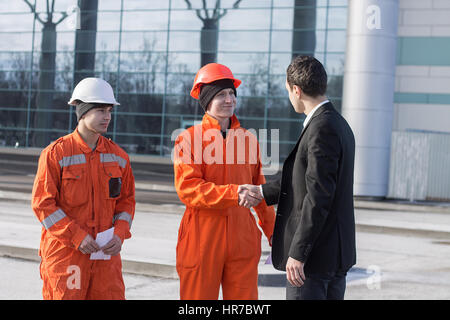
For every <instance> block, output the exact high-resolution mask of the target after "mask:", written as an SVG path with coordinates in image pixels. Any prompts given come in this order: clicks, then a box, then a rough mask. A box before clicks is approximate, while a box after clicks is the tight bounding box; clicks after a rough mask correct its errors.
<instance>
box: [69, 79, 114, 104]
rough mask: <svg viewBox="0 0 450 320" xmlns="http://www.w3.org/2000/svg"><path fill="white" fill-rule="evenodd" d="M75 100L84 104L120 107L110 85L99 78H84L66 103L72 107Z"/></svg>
mask: <svg viewBox="0 0 450 320" xmlns="http://www.w3.org/2000/svg"><path fill="white" fill-rule="evenodd" d="M75 100H81V101H83V102H85V103H104V104H112V105H120V103H118V102H117V101H116V99H115V98H114V92H113V89H112V87H111V85H110V84H109V83H108V82H106V81H105V80H103V79H100V78H84V79H83V80H81V81H80V82H79V83H78V84H77V86H76V87H75V89H73V93H72V98H70V101H69V102H68V103H69V104H70V105H73V106H74V105H75Z"/></svg>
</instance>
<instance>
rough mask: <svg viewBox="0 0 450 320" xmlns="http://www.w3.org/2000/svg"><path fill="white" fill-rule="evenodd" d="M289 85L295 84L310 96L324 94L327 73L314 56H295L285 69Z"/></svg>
mask: <svg viewBox="0 0 450 320" xmlns="http://www.w3.org/2000/svg"><path fill="white" fill-rule="evenodd" d="M286 78H287V82H288V84H289V86H290V87H291V88H292V86H293V85H294V84H295V85H297V86H299V87H300V89H302V91H303V92H304V93H305V94H307V95H308V96H310V97H317V96H323V95H325V92H326V91H327V73H326V71H325V68H324V67H323V65H322V64H321V63H320V61H319V60H317V59H316V58H314V57H311V56H297V57H295V58H294V59H293V60H292V62H291V64H290V65H289V67H288V68H287V71H286Z"/></svg>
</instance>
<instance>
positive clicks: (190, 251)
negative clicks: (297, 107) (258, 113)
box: [174, 63, 275, 300]
mask: <svg viewBox="0 0 450 320" xmlns="http://www.w3.org/2000/svg"><path fill="white" fill-rule="evenodd" d="M240 83H241V81H240V80H238V79H236V78H234V76H233V74H232V73H231V70H230V69H228V68H227V67H226V66H224V65H221V64H217V63H210V64H207V65H205V66H204V67H202V68H201V69H200V70H199V71H198V73H197V75H196V77H195V80H194V86H193V88H192V90H191V96H192V97H194V98H196V99H198V100H199V103H200V105H201V107H202V108H203V109H204V111H205V115H204V116H203V120H202V123H201V124H198V125H195V126H193V127H190V128H189V129H187V130H185V131H184V132H183V133H181V134H180V135H179V136H178V138H177V140H176V142H175V148H174V171H175V187H176V190H177V193H178V196H179V197H180V199H181V201H182V202H183V203H184V204H185V205H186V211H185V213H184V216H183V219H182V221H181V224H180V228H179V232H178V243H177V263H176V266H177V272H178V275H179V277H180V298H181V299H183V300H184V299H192V300H194V299H195V300H197V299H211V300H212V299H218V297H219V288H220V286H222V294H223V298H224V299H227V300H231V299H258V262H259V260H260V257H261V232H260V230H259V229H258V227H257V225H256V221H255V218H254V217H253V215H252V213H251V212H250V209H249V207H250V206H251V205H252V204H253V205H255V206H254V209H255V211H256V213H257V215H258V218H259V225H260V226H261V228H262V230H263V232H264V234H265V235H266V237H267V239H269V242H270V239H271V237H272V233H273V228H274V222H275V212H274V210H273V208H272V207H268V206H267V205H266V203H265V201H264V200H262V201H261V202H259V200H256V199H254V200H255V201H254V202H251V201H250V202H246V200H244V196H245V194H243V193H242V192H238V191H240V189H239V186H240V185H242V184H246V183H252V184H261V183H264V181H265V179H264V176H263V174H262V170H261V161H260V157H259V145H258V142H257V139H256V137H255V136H254V135H253V134H251V133H250V132H248V131H246V130H245V129H243V128H242V127H241V126H240V124H239V121H238V119H237V118H236V116H235V115H234V110H235V107H236V88H237V87H238V86H239V85H240ZM258 202H259V204H258ZM239 203H241V204H244V203H245V204H246V207H244V206H239Z"/></svg>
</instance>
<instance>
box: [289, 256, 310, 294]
mask: <svg viewBox="0 0 450 320" xmlns="http://www.w3.org/2000/svg"><path fill="white" fill-rule="evenodd" d="M303 265H304V263H303V262H301V261H298V260H295V259H294V258H291V257H289V258H288V261H287V263H286V278H287V279H288V281H289V283H290V284H292V285H293V286H294V287H301V286H302V285H303V283H304V281H305V279H306V278H305V273H304V272H303Z"/></svg>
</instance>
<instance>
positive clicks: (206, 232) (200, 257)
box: [177, 215, 227, 300]
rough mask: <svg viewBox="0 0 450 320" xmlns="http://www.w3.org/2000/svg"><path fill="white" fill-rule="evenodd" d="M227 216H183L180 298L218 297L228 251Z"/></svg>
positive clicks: (178, 257)
mask: <svg viewBox="0 0 450 320" xmlns="http://www.w3.org/2000/svg"><path fill="white" fill-rule="evenodd" d="M226 227H227V220H226V217H224V216H223V217H217V216H199V215H191V216H187V217H186V218H183V221H182V230H183V232H180V235H179V238H178V245H177V271H178V275H179V278H180V299H182V300H216V299H218V297H219V290H220V284H221V281H222V273H223V266H224V261H225V254H226V246H227V241H226Z"/></svg>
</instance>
